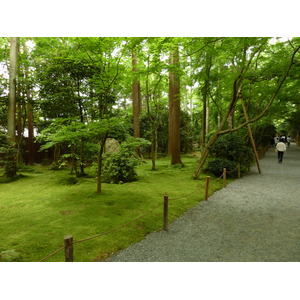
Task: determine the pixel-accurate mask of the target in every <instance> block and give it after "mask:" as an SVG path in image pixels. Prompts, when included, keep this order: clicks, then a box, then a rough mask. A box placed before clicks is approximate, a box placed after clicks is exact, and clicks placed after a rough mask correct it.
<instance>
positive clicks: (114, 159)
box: [102, 137, 150, 183]
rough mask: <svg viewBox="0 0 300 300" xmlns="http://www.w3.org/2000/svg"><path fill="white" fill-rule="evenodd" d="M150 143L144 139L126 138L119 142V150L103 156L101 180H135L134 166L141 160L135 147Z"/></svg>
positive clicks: (142, 146) (113, 181) (145, 145)
mask: <svg viewBox="0 0 300 300" xmlns="http://www.w3.org/2000/svg"><path fill="white" fill-rule="evenodd" d="M149 144H150V142H149V141H147V140H145V139H134V138H132V137H129V138H127V140H126V141H125V142H123V143H122V144H121V148H120V151H119V152H117V153H114V154H111V155H108V156H107V157H106V158H105V164H104V166H103V172H102V176H103V179H102V181H103V182H108V183H120V182H131V181H135V180H137V173H136V170H135V168H136V166H138V165H139V163H140V162H141V159H140V157H139V156H138V155H137V154H136V153H135V151H134V149H135V147H140V148H141V151H143V148H145V147H147V146H148V145H149Z"/></svg>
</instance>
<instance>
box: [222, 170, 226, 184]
mask: <svg viewBox="0 0 300 300" xmlns="http://www.w3.org/2000/svg"><path fill="white" fill-rule="evenodd" d="M223 187H226V168H224V169H223Z"/></svg>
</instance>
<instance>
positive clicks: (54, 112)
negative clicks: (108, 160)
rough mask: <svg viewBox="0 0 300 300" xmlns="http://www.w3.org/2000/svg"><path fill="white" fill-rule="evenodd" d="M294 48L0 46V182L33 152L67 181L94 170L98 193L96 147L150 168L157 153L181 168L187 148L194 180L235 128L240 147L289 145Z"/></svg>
mask: <svg viewBox="0 0 300 300" xmlns="http://www.w3.org/2000/svg"><path fill="white" fill-rule="evenodd" d="M299 47H300V38H293V39H291V40H286V39H283V38H267V37H188V38H187V37H185V38H179V37H176V38H175V37H151V38H142V37H138V38H121V37H111V38H109V37H89V38H88V37H72V38H67V37H63V38H59V37H53V38H51V37H47V38H46V37H45V38H41V37H39V38H0V104H1V105H0V131H1V132H0V133H1V136H2V138H1V141H2V142H1V143H2V144H1V145H0V146H1V147H0V149H1V152H0V155H1V160H0V161H1V164H2V165H3V166H4V167H5V175H6V176H15V174H16V172H17V169H16V164H22V163H26V164H33V163H35V162H40V161H39V160H40V159H41V158H38V155H37V151H36V150H37V147H38V146H39V147H42V149H44V151H46V150H49V151H50V150H51V151H52V152H51V153H53V155H52V157H51V163H52V167H53V168H54V169H55V168H57V167H58V166H59V164H60V162H61V159H62V158H63V157H64V158H66V159H67V160H68V162H69V163H70V165H71V167H72V171H73V172H75V173H76V175H77V176H85V175H86V174H85V166H86V164H88V163H91V162H93V161H94V162H97V168H98V188H97V191H98V192H99V193H100V192H101V181H102V180H101V176H102V175H101V172H102V169H105V170H106V171H107V169H108V168H109V167H108V165H107V166H105V167H104V166H103V162H104V158H105V157H104V153H105V144H106V140H107V139H108V138H114V139H116V140H117V141H118V142H119V143H120V144H122V143H125V144H126V145H128V144H130V143H131V145H134V148H132V147H129V148H130V149H134V150H135V151H133V152H132V153H131V154H130V153H128V151H127V152H126V155H125V156H126V157H132V159H133V160H134V161H135V160H136V159H137V156H139V157H140V158H143V157H145V156H146V155H148V156H149V157H151V159H152V169H153V170H155V168H156V166H155V160H156V159H157V157H158V156H159V155H170V163H171V164H182V162H181V158H180V155H181V153H186V152H191V151H193V150H195V149H198V150H200V151H201V159H200V162H199V165H198V166H197V167H196V166H195V169H196V172H195V174H194V177H195V178H198V177H199V175H200V173H201V170H202V168H203V167H204V163H205V162H206V160H207V157H208V156H209V155H212V154H213V153H212V152H211V149H214V151H215V149H217V148H216V147H213V145H214V143H215V142H216V141H217V140H218V138H219V137H220V136H222V135H225V136H228V134H232V133H233V132H236V131H240V130H244V128H247V126H248V129H249V131H247V130H246V131H245V130H244V131H243V134H244V136H246V139H245V140H246V142H247V143H248V146H249V147H251V144H250V137H251V136H252V135H253V137H254V141H255V144H256V148H258V149H259V148H260V147H265V146H268V144H269V142H270V139H271V138H272V137H273V135H274V134H286V135H287V134H289V135H292V136H293V138H294V139H296V140H297V141H299V139H300V135H299V134H300V123H299V114H300V100H299V99H300V98H299V88H298V86H299V83H300V82H299V79H300V75H299V74H300V72H299V67H300V56H299ZM243 104H244V108H243ZM249 125H250V126H249ZM250 127H251V128H252V131H251V130H250ZM4 135H5V136H6V139H7V140H5V142H4V140H3V136H4ZM250 135H251V136H250ZM37 136H38V138H37ZM131 137H135V139H136V142H133V141H132V139H131ZM145 140H148V142H146V141H145ZM34 141H35V142H36V141H38V143H37V142H36V143H34ZM129 141H131V142H129ZM125 144H124V145H125ZM129 148H128V147H127V148H126V147H125V148H124V147H123V148H122V149H123V151H124V149H127V150H128V149H129ZM134 152H135V153H134ZM47 153H48V155H49V153H50V152H47ZM214 155H215V153H214ZM44 158H49V157H47V156H44ZM115 159H117V158H115ZM239 159H240V160H242V158H239ZM110 167H111V166H110ZM111 168H112V167H111ZM131 175H132V174H131ZM133 177H134V176H133ZM116 178H118V176H116ZM122 178H123V177H122ZM123 180H125V179H123Z"/></svg>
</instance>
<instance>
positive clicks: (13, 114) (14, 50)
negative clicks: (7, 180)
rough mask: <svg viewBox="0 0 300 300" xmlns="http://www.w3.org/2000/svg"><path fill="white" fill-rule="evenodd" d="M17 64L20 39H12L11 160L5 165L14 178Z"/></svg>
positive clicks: (8, 119)
mask: <svg viewBox="0 0 300 300" xmlns="http://www.w3.org/2000/svg"><path fill="white" fill-rule="evenodd" d="M17 63H18V38H17V37H12V38H11V39H10V65H9V94H8V112H7V139H8V143H9V147H10V153H11V154H10V155H9V160H8V161H7V163H6V165H5V176H7V177H13V176H15V175H16V174H17V157H16V154H15V153H14V152H15V151H14V149H15V147H16V133H15V130H16V90H17Z"/></svg>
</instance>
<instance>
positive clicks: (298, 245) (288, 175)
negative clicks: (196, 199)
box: [108, 144, 300, 262]
mask: <svg viewBox="0 0 300 300" xmlns="http://www.w3.org/2000/svg"><path fill="white" fill-rule="evenodd" d="M260 165H261V170H262V173H261V174H259V173H258V170H257V167H256V165H255V166H253V167H252V168H251V170H250V172H249V174H248V175H247V176H244V177H242V178H241V179H239V180H236V181H234V182H232V183H230V184H229V185H228V186H227V187H226V188H223V189H222V190H220V191H217V192H216V193H214V194H213V195H212V196H211V197H210V198H209V199H208V201H203V202H201V203H200V204H199V205H197V206H196V207H194V208H192V209H190V210H189V211H188V212H187V213H185V214H184V215H182V216H181V217H180V218H178V219H177V220H176V221H174V222H173V223H172V224H171V225H170V226H169V231H168V232H166V231H158V232H153V233H151V234H149V235H148V236H146V238H145V239H144V240H142V241H141V242H139V243H136V244H134V245H132V246H130V247H128V248H127V249H125V250H122V251H120V252H119V253H118V254H116V255H114V256H112V257H110V258H109V260H108V261H112V262H250V261H251V262H299V261H300V186H299V185H300V180H299V179H300V148H299V147H298V146H297V145H296V144H291V147H290V148H289V149H288V151H287V153H285V154H284V157H283V162H282V163H281V164H280V163H278V162H277V154H276V153H275V151H274V149H273V148H270V149H269V150H268V152H267V153H266V155H265V157H264V158H263V159H262V160H260Z"/></svg>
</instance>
